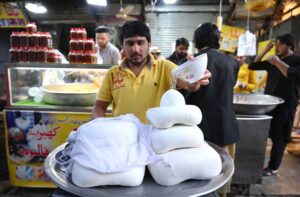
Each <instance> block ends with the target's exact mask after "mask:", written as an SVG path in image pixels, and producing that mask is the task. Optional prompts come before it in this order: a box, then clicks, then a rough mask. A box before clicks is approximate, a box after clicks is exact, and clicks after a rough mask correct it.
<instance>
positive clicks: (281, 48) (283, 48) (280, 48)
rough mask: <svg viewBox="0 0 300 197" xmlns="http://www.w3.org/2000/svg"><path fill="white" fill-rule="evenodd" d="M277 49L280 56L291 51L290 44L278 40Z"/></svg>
mask: <svg viewBox="0 0 300 197" xmlns="http://www.w3.org/2000/svg"><path fill="white" fill-rule="evenodd" d="M275 51H276V55H277V56H278V57H281V56H284V55H286V54H287V53H288V52H289V46H288V45H286V44H284V43H281V42H280V41H279V40H276V43H275Z"/></svg>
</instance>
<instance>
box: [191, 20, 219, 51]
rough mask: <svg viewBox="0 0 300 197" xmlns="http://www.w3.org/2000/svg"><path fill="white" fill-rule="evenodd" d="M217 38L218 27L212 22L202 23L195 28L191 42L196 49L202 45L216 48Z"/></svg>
mask: <svg viewBox="0 0 300 197" xmlns="http://www.w3.org/2000/svg"><path fill="white" fill-rule="evenodd" d="M219 39H220V31H219V30H218V27H217V26H216V25H215V24H212V23H204V24H202V25H200V26H199V27H198V28H197V29H196V30H195V32H194V39H193V42H194V43H195V47H196V48H197V49H198V50H199V49H202V48H203V47H209V48H215V49H218V48H219V47H220V43H219Z"/></svg>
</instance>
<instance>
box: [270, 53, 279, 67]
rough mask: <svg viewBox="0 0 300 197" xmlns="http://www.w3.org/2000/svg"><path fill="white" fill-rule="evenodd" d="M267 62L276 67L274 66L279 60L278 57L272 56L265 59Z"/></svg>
mask: <svg viewBox="0 0 300 197" xmlns="http://www.w3.org/2000/svg"><path fill="white" fill-rule="evenodd" d="M267 61H268V62H270V64H273V65H275V66H276V64H277V63H278V62H279V61H280V59H279V57H278V56H276V55H272V56H269V57H268V58H267Z"/></svg>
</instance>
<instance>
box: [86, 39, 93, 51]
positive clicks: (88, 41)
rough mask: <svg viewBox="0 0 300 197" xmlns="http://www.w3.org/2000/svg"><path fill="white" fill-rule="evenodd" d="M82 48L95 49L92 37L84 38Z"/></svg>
mask: <svg viewBox="0 0 300 197" xmlns="http://www.w3.org/2000/svg"><path fill="white" fill-rule="evenodd" d="M84 48H85V50H86V51H95V42H94V40H93V38H88V39H86V40H85V42H84Z"/></svg>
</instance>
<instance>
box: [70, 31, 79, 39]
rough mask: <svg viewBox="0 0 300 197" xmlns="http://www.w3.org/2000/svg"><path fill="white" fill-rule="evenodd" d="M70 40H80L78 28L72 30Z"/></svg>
mask: <svg viewBox="0 0 300 197" xmlns="http://www.w3.org/2000/svg"><path fill="white" fill-rule="evenodd" d="M70 39H71V40H77V39H78V28H71V31H70Z"/></svg>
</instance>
